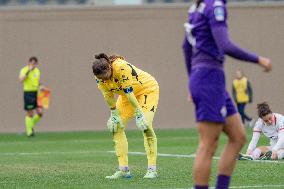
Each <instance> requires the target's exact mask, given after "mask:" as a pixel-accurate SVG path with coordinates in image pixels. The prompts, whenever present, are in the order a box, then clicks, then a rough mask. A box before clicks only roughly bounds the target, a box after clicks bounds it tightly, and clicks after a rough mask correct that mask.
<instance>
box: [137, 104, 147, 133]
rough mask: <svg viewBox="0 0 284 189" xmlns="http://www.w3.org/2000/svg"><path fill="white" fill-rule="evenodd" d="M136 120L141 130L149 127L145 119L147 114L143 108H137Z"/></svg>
mask: <svg viewBox="0 0 284 189" xmlns="http://www.w3.org/2000/svg"><path fill="white" fill-rule="evenodd" d="M135 121H136V125H137V127H138V129H139V130H141V131H146V130H147V129H148V126H147V125H148V124H147V121H146V119H145V116H144V113H143V111H142V110H140V109H136V111H135Z"/></svg>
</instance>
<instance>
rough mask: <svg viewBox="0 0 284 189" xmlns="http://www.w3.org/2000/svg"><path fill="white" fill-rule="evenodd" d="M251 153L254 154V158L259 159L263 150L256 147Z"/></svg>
mask: <svg viewBox="0 0 284 189" xmlns="http://www.w3.org/2000/svg"><path fill="white" fill-rule="evenodd" d="M251 155H252V158H253V159H258V158H259V157H260V155H261V150H260V149H258V148H256V149H255V150H254V151H253V152H252V153H251Z"/></svg>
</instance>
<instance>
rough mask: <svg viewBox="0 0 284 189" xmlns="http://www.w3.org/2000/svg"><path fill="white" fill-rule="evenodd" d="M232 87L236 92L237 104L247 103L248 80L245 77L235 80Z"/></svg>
mask: <svg viewBox="0 0 284 189" xmlns="http://www.w3.org/2000/svg"><path fill="white" fill-rule="evenodd" d="M233 87H234V88H235V91H236V98H237V103H247V102H249V95H248V80H247V78H246V77H243V78H242V79H235V80H234V81H233Z"/></svg>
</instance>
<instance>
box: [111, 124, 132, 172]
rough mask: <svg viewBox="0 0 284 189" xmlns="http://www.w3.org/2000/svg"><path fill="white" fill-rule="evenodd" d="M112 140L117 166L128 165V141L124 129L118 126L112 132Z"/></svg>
mask: <svg viewBox="0 0 284 189" xmlns="http://www.w3.org/2000/svg"><path fill="white" fill-rule="evenodd" d="M113 142H114V148H115V152H116V156H117V158H118V164H119V167H128V142H127V138H126V135H125V132H124V129H121V128H118V130H117V132H116V133H114V134H113Z"/></svg>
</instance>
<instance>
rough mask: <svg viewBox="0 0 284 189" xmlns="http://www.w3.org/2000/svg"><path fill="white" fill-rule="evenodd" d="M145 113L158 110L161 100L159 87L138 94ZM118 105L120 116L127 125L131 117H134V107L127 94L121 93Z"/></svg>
mask: <svg viewBox="0 0 284 189" xmlns="http://www.w3.org/2000/svg"><path fill="white" fill-rule="evenodd" d="M136 98H137V100H138V102H139V104H140V106H141V108H142V110H143V112H144V113H147V112H153V114H154V113H155V112H156V110H157V107H158V101H159V89H157V90H155V91H153V92H149V93H145V94H142V95H139V96H136ZM116 107H117V109H118V111H119V113H120V117H121V119H122V120H123V122H124V124H125V125H126V124H127V123H128V121H129V120H130V119H132V118H133V117H134V108H133V106H132V105H131V104H130V102H129V101H128V99H127V97H126V96H122V95H119V97H118V100H117V102H116Z"/></svg>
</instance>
